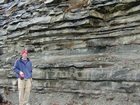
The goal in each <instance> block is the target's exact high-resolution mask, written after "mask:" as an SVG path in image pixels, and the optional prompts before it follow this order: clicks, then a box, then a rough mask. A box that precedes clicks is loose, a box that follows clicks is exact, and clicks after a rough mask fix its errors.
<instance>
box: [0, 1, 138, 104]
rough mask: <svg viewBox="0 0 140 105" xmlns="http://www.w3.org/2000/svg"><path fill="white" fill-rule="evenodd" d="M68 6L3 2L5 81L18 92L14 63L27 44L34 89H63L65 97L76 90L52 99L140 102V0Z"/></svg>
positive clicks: (0, 25)
mask: <svg viewBox="0 0 140 105" xmlns="http://www.w3.org/2000/svg"><path fill="white" fill-rule="evenodd" d="M67 8H68V4H67V2H66V1H65V0H60V1H58V0H53V1H52V2H51V3H49V4H48V3H43V2H41V1H38V0H37V1H36V0H29V1H28V0H21V1H19V0H15V1H6V0H2V1H1V2H0V14H1V15H0V29H1V31H0V79H1V80H0V86H1V87H7V89H8V90H11V91H17V84H16V78H15V73H13V71H12V67H13V64H14V61H15V60H16V58H18V57H19V56H20V51H21V50H22V49H27V50H28V51H29V52H30V53H29V57H30V59H31V61H32V62H33V79H34V81H33V87H32V92H37V93H39V94H41V93H46V92H58V95H60V93H62V94H63V95H62V96H63V97H65V98H64V99H67V97H66V95H64V94H65V93H66V94H67V95H73V97H71V98H68V100H67V101H66V102H65V101H64V103H60V101H57V102H56V103H53V102H52V103H47V104H51V105H54V104H59V103H60V105H65V104H67V105H79V104H80V105H88V104H89V105H98V104H99V105H118V104H119V105H123V104H125V105H126V104H129V105H133V104H134V105H136V104H138V103H139V97H140V96H139V93H140V92H139V88H140V83H139V81H140V18H139V17H140V1H139V0H112V1H110V0H89V4H88V5H85V6H83V7H77V8H74V9H71V11H69V12H65V10H66V9H67ZM33 94H34V93H33ZM49 94H51V93H49ZM55 96H56V97H58V96H57V95H54V96H53V97H55ZM77 96H78V97H79V98H76V100H73V99H75V98H74V97H77ZM50 97H51V96H50ZM82 99H85V100H87V101H84V100H82ZM93 99H94V100H93ZM54 100H55V98H52V100H51V101H54ZM60 100H61V99H60ZM91 100H92V101H91ZM118 100H119V101H118ZM120 100H121V101H120ZM48 101H49V100H48ZM76 101H77V102H76ZM104 103H106V104H104ZM42 104H43V105H46V102H45V101H42Z"/></svg>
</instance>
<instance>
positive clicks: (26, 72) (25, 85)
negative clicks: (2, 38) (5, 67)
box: [13, 50, 32, 105]
mask: <svg viewBox="0 0 140 105" xmlns="http://www.w3.org/2000/svg"><path fill="white" fill-rule="evenodd" d="M21 55H22V56H21V57H20V58H18V59H17V60H16V61H15V64H14V68H13V70H14V72H15V73H16V76H17V78H18V90H19V105H24V104H26V105H29V104H28V101H29V96H30V90H31V83H32V63H31V61H30V59H29V58H28V51H27V50H22V52H21Z"/></svg>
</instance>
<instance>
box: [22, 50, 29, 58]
mask: <svg viewBox="0 0 140 105" xmlns="http://www.w3.org/2000/svg"><path fill="white" fill-rule="evenodd" d="M21 54H22V58H23V59H26V58H27V56H28V51H27V50H22V52H21Z"/></svg>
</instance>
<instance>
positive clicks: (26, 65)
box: [13, 58, 32, 79]
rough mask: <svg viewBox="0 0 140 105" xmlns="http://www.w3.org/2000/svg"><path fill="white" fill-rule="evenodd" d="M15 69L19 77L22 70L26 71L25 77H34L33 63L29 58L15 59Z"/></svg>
mask: <svg viewBox="0 0 140 105" xmlns="http://www.w3.org/2000/svg"><path fill="white" fill-rule="evenodd" d="M13 71H14V72H15V73H16V76H17V78H20V77H21V76H20V74H19V72H20V71H22V72H23V73H24V78H26V79H29V78H32V63H31V61H30V60H29V58H27V60H22V58H19V59H17V60H16V61H15V64H14V68H13Z"/></svg>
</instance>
